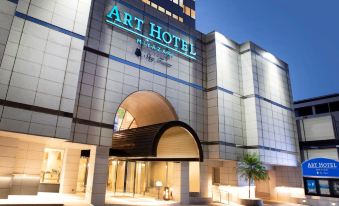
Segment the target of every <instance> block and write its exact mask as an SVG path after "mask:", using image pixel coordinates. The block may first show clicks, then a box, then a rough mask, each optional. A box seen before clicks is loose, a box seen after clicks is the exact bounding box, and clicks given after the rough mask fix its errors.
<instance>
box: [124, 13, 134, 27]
mask: <svg viewBox="0 0 339 206" xmlns="http://www.w3.org/2000/svg"><path fill="white" fill-rule="evenodd" d="M124 24H125V25H126V26H129V27H131V28H133V26H132V15H130V14H129V13H127V12H125V15H124Z"/></svg>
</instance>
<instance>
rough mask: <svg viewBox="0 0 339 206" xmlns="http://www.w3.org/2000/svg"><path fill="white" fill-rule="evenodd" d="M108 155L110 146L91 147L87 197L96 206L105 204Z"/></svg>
mask: <svg viewBox="0 0 339 206" xmlns="http://www.w3.org/2000/svg"><path fill="white" fill-rule="evenodd" d="M108 157H109V147H101V146H98V147H93V148H92V149H91V155H90V160H89V170H88V178H87V186H86V196H85V199H86V201H88V202H90V203H91V204H93V205H96V206H101V205H105V195H106V182H107V175H108V169H107V167H108Z"/></svg>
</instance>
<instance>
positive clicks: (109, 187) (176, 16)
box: [0, 0, 303, 205]
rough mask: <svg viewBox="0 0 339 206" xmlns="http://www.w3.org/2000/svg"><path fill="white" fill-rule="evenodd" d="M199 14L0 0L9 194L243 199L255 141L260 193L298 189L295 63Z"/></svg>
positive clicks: (1, 178) (188, 0)
mask: <svg viewBox="0 0 339 206" xmlns="http://www.w3.org/2000/svg"><path fill="white" fill-rule="evenodd" d="M195 17H196V16H195V1H194V0H173V1H172V0H167V1H161V0H150V1H149V0H142V1H141V0H140V1H139V0H48V1H43V0H3V1H1V2H0V33H1V35H0V62H1V68H0V103H1V104H0V118H1V122H0V148H1V149H0V151H1V152H0V191H1V192H0V198H3V199H7V198H9V197H11V196H12V195H36V196H39V194H41V193H43V192H55V193H61V194H82V197H83V199H84V200H85V201H86V202H88V203H91V204H94V205H104V204H110V203H111V199H112V198H115V197H119V196H126V195H130V196H133V197H138V196H148V197H157V195H159V193H160V196H161V199H162V198H165V199H166V198H168V199H171V200H172V201H175V202H180V203H184V204H187V203H199V202H200V203H201V202H209V201H212V200H214V201H220V202H226V201H233V202H238V201H239V199H240V198H242V197H246V195H247V192H246V191H247V189H248V186H246V185H247V183H246V181H245V180H244V179H243V178H241V177H240V176H239V175H238V173H237V165H238V163H239V161H240V160H241V159H242V157H243V155H244V154H246V153H257V154H258V155H259V156H260V159H261V161H262V162H263V163H264V164H265V166H266V167H267V169H268V170H269V175H270V180H268V181H265V182H256V183H254V184H252V185H253V186H252V187H251V189H252V190H254V186H255V195H256V196H257V197H261V198H265V199H276V200H283V201H290V202H296V201H299V198H300V196H302V194H300V196H298V194H299V193H300V191H301V193H302V192H303V189H302V178H301V176H300V170H299V166H300V159H299V148H298V147H299V146H298V140H297V129H296V123H295V118H294V110H293V98H292V93H291V84H290V74H289V68H288V65H287V64H286V63H285V62H283V61H282V60H280V59H279V58H277V57H275V56H274V55H272V54H271V53H269V52H267V51H265V50H264V49H262V48H260V47H259V46H258V45H256V44H254V43H252V42H246V43H243V44H238V43H236V42H234V41H232V40H231V39H229V38H227V37H225V36H224V35H223V34H220V33H218V32H211V33H208V34H203V33H201V32H199V31H197V30H196V29H195ZM292 193H293V194H292ZM163 194H164V196H163ZM253 194H254V193H253ZM226 197H227V198H226Z"/></svg>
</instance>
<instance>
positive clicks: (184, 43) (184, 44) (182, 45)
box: [181, 39, 188, 52]
mask: <svg viewBox="0 0 339 206" xmlns="http://www.w3.org/2000/svg"><path fill="white" fill-rule="evenodd" d="M181 50H183V51H185V52H188V45H187V42H186V41H185V40H183V39H182V40H181Z"/></svg>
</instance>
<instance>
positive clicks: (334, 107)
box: [330, 102, 339, 112]
mask: <svg viewBox="0 0 339 206" xmlns="http://www.w3.org/2000/svg"><path fill="white" fill-rule="evenodd" d="M330 110H331V112H338V111H339V102H331V103H330Z"/></svg>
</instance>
